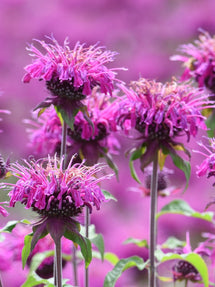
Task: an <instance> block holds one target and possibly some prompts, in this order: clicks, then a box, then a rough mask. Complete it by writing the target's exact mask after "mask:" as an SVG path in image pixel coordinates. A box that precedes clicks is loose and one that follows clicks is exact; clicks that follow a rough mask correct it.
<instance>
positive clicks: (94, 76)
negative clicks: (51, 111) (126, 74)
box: [23, 36, 116, 118]
mask: <svg viewBox="0 0 215 287" xmlns="http://www.w3.org/2000/svg"><path fill="white" fill-rule="evenodd" d="M47 38H48V39H49V40H50V41H51V43H46V42H45V41H40V40H36V42H38V43H39V44H40V45H41V47H42V48H43V49H44V52H45V53H42V52H41V51H40V50H38V49H37V48H36V47H35V46H34V45H33V44H32V45H30V46H29V47H28V48H27V50H28V51H29V52H30V55H31V56H32V57H34V60H33V62H32V64H30V65H27V66H26V67H25V70H26V72H27V73H26V74H25V75H24V78H23V81H24V83H28V82H30V80H31V79H38V80H44V81H45V82H46V87H47V89H48V91H49V92H50V93H51V97H48V98H47V99H46V100H45V101H44V102H42V103H41V104H39V105H38V108H44V107H47V106H50V105H51V104H54V105H55V106H57V107H58V109H59V110H60V111H61V109H63V110H64V111H66V112H67V114H69V115H70V114H71V113H73V114H75V113H76V112H77V110H79V109H80V108H81V107H82V106H83V104H82V100H83V99H85V98H86V96H88V95H90V94H91V92H92V89H93V87H95V86H99V87H100V89H101V92H102V93H105V94H107V93H109V94H111V93H112V90H113V83H114V81H115V80H116V78H115V75H116V69H109V68H107V67H106V64H107V63H110V62H112V61H113V60H114V58H115V56H116V53H115V52H111V51H107V50H105V49H104V47H100V46H98V45H92V46H89V47H86V46H85V45H84V44H80V43H79V42H77V43H76V44H75V46H74V48H73V49H71V48H70V47H69V42H68V39H67V38H66V39H65V41H64V44H63V46H61V45H60V44H59V43H58V42H57V40H56V39H55V38H54V37H53V36H52V37H50V38H49V37H47ZM65 118H66V117H65Z"/></svg>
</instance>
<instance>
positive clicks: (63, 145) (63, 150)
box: [60, 122, 67, 169]
mask: <svg viewBox="0 0 215 287" xmlns="http://www.w3.org/2000/svg"><path fill="white" fill-rule="evenodd" d="M66 137H67V124H66V123H65V122H63V125H62V139H61V149H60V158H62V157H64V160H63V169H65V168H66Z"/></svg>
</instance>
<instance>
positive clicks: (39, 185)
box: [3, 156, 109, 218]
mask: <svg viewBox="0 0 215 287" xmlns="http://www.w3.org/2000/svg"><path fill="white" fill-rule="evenodd" d="M73 159H74V156H73V157H72V159H71V161H70V163H69V165H68V168H67V169H66V170H63V168H62V162H63V159H62V160H58V159H57V158H56V157H54V158H50V157H49V158H48V159H41V160H37V161H34V160H32V161H30V162H28V161H26V160H24V163H25V166H24V165H21V164H19V163H13V164H11V166H10V168H9V169H10V171H11V172H12V173H13V175H14V176H15V177H16V178H17V179H18V181H17V182H16V183H4V185H6V186H7V187H8V188H9V189H11V191H10V192H9V197H10V207H14V206H15V204H16V202H21V203H22V204H24V205H25V206H26V208H32V209H33V210H34V211H36V212H38V213H39V214H41V215H42V216H45V217H49V216H50V217H62V218H65V217H73V216H76V215H78V214H79V213H81V208H82V207H83V206H85V205H87V206H89V207H90V208H91V209H92V206H95V207H96V208H97V209H100V205H101V202H102V201H104V200H105V198H104V195H103V193H102V192H101V188H100V187H99V186H98V183H99V182H100V181H102V180H104V179H106V178H109V175H106V176H103V177H100V178H95V177H94V175H95V174H96V173H97V172H99V171H101V170H102V169H103V168H104V167H103V166H102V165H100V164H97V165H94V166H92V167H87V166H85V165H84V162H82V163H81V164H74V165H72V162H73ZM4 185H3V186H4Z"/></svg>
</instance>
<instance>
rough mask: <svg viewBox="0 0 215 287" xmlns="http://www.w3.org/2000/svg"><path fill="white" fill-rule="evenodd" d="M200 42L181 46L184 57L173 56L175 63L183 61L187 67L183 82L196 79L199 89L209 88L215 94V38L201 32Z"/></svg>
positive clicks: (180, 49)
mask: <svg viewBox="0 0 215 287" xmlns="http://www.w3.org/2000/svg"><path fill="white" fill-rule="evenodd" d="M200 32H201V33H200V35H199V38H198V40H195V41H194V43H189V44H186V45H181V46H180V48H179V51H180V52H181V53H182V55H175V56H172V57H171V59H172V60H174V61H181V62H183V64H184V66H185V70H184V72H183V74H182V77H181V78H182V80H187V79H190V78H192V79H194V80H195V81H196V82H197V83H198V86H199V87H206V88H208V89H209V90H210V91H211V92H212V94H214V93H215V73H214V71H215V36H213V37H211V36H210V34H209V33H208V32H206V31H203V30H201V31H200Z"/></svg>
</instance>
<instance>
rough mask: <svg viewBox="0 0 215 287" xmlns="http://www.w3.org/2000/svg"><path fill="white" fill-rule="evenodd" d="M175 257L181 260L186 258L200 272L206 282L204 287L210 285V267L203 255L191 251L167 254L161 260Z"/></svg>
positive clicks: (164, 260)
mask: <svg viewBox="0 0 215 287" xmlns="http://www.w3.org/2000/svg"><path fill="white" fill-rule="evenodd" d="M173 259H179V260H185V261H187V262H189V263H190V264H192V265H193V266H194V267H195V268H196V270H197V271H198V272H199V274H200V275H201V277H202V281H203V283H204V287H208V286H209V281H208V268H207V265H206V263H205V261H204V260H203V259H202V257H201V256H200V255H198V254H196V253H189V254H181V255H179V254H171V253H170V254H166V255H164V257H163V258H162V260H161V262H166V261H169V260H173Z"/></svg>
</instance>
